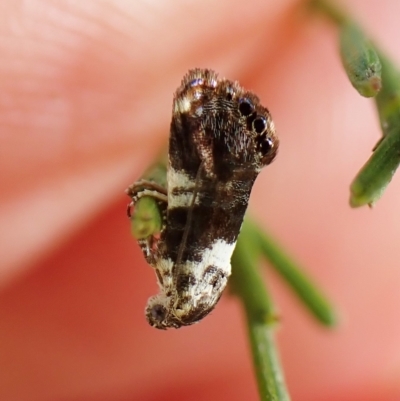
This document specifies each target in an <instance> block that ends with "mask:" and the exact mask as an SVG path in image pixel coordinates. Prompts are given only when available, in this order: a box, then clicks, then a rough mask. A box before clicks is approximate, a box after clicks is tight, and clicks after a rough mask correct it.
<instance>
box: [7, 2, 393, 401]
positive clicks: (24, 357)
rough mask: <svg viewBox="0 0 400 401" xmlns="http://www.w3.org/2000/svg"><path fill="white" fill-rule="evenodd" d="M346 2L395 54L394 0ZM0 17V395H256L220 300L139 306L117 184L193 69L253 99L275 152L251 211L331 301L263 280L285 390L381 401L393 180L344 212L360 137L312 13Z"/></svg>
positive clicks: (360, 109) (116, 7)
mask: <svg viewBox="0 0 400 401" xmlns="http://www.w3.org/2000/svg"><path fill="white" fill-rule="evenodd" d="M346 6H347V7H348V9H349V10H351V12H352V13H353V15H356V16H357V18H358V20H359V21H360V22H361V23H362V25H363V26H364V27H366V29H367V30H368V32H370V33H371V35H372V36H373V37H374V38H375V39H376V40H377V41H378V43H380V44H381V45H382V47H383V49H384V50H386V51H387V52H388V53H389V54H390V55H391V57H392V58H393V59H394V60H395V61H396V62H397V64H398V65H400V48H399V45H398V40H397V38H398V36H399V33H400V30H399V29H400V28H399V25H398V15H400V3H399V2H397V1H395V0H384V1H381V2H377V1H372V0H366V1H361V0H357V1H356V0H352V1H350V0H349V1H348V2H346ZM0 21H1V24H0V51H1V53H0V54H1V55H2V57H1V59H0V106H1V107H0V141H1V142H0V183H1V192H2V196H1V200H0V202H1V203H0V227H1V241H0V254H1V255H2V260H1V263H0V367H1V374H0V399H1V400H7V401H14V400H16V401H31V400H32V401H33V400H41V401H47V400H48V401H53V400H54V401H58V400H62V401H70V400H75V401H83V400H89V401H108V400H115V401H128V400H140V401H153V400H154V401H155V400H181V399H182V400H196V401H199V400H200V401H201V400H210V399H220V400H230V401H235V400H256V399H258V396H257V390H256V384H255V379H254V376H253V372H252V366H251V361H250V355H249V350H248V344H247V338H246V329H245V327H244V324H243V316H242V313H241V310H240V306H239V305H238V303H237V302H236V300H234V299H232V298H230V297H229V296H227V295H226V296H224V297H223V299H222V301H221V302H220V304H219V306H218V307H217V308H216V310H215V312H213V313H212V314H211V316H209V317H207V318H206V319H204V320H203V321H202V322H201V323H200V324H198V325H195V326H192V327H188V328H183V329H181V330H176V331H175V330H171V331H167V332H160V331H157V330H155V329H153V328H151V327H150V326H148V325H147V323H146V321H145V318H144V315H143V310H144V306H145V304H146V301H147V298H148V297H149V296H151V295H153V294H154V293H155V292H156V290H157V288H156V280H155V277H154V274H153V272H152V270H151V268H149V267H148V266H146V264H145V262H144V260H143V257H142V255H141V253H140V251H139V249H138V247H137V245H136V243H135V241H134V240H133V238H132V237H131V235H130V229H129V221H128V219H127V218H126V216H125V207H126V204H127V202H128V198H127V197H126V196H125V195H124V189H125V188H126V187H127V185H128V184H130V183H131V182H133V181H134V180H135V179H137V178H138V177H139V175H140V174H141V172H142V171H143V169H144V168H146V166H147V165H148V164H149V163H151V161H152V160H153V159H154V157H155V155H156V154H157V153H158V152H159V150H160V149H161V147H162V146H163V144H164V143H165V141H166V139H167V136H168V127H169V121H170V113H171V104H172V94H173V92H174V91H175V89H176V87H177V86H178V85H179V82H180V79H181V77H182V76H183V74H184V73H185V72H186V71H187V70H188V69H189V68H193V67H208V68H213V69H215V70H216V71H218V72H220V74H221V75H222V76H226V77H227V78H229V79H237V80H239V81H240V82H241V84H242V85H243V86H245V87H246V88H249V89H251V90H254V92H256V93H257V94H258V95H259V97H260V98H261V99H262V102H263V104H265V105H266V106H267V107H268V108H269V109H270V111H271V112H272V115H273V117H274V121H275V125H276V127H277V131H278V134H279V136H280V141H281V147H280V153H279V156H278V158H277V159H276V161H275V162H274V163H273V164H272V165H271V166H270V167H268V168H267V169H265V171H264V172H263V173H262V174H261V176H260V177H259V179H258V181H257V183H256V186H255V188H254V191H253V194H252V197H251V202H250V203H251V205H250V209H251V213H252V214H253V215H254V216H256V218H257V219H258V220H260V221H261V222H262V223H263V224H265V227H266V228H268V230H269V231H270V232H272V233H274V235H276V237H277V238H278V239H279V240H280V242H281V243H282V244H283V245H284V246H285V247H287V249H288V250H289V251H290V252H291V254H292V255H295V256H296V258H297V259H298V260H299V261H300V262H301V263H302V264H303V265H304V266H307V271H308V272H309V273H310V274H311V275H312V276H313V277H314V278H315V279H316V280H317V282H318V283H319V284H320V286H321V288H323V289H324V290H325V292H326V293H327V294H328V295H329V297H330V298H331V299H332V300H333V301H334V303H335V304H336V305H337V307H338V309H339V312H340V317H341V320H340V324H339V326H338V327H337V328H336V329H335V330H333V331H328V330H327V329H324V328H322V327H320V326H318V325H317V324H316V323H315V322H314V321H313V320H312V319H311V318H310V316H309V315H308V314H307V313H306V312H305V311H304V310H303V308H302V307H301V306H300V305H299V304H298V302H297V300H296V299H295V298H294V297H293V296H292V294H291V292H290V291H289V290H288V289H287V287H286V286H285V285H284V284H283V283H282V282H281V281H280V280H279V279H278V278H277V277H276V276H275V274H274V273H273V272H272V273H271V274H267V278H268V282H269V287H270V288H271V291H272V293H273V295H274V298H275V299H276V303H277V305H278V307H279V310H280V312H281V315H282V324H281V327H280V329H279V330H278V333H277V337H278V341H279V345H280V350H281V357H282V363H283V366H284V369H285V375H286V379H287V383H288V387H289V391H290V393H291V395H292V399H293V400H296V401H298V400H307V401H320V400H324V401H334V400H341V401H345V400H352V401H354V400H363V401H372V400H374V401H375V400H384V401H395V400H399V399H400V311H399V305H400V290H399V288H400V266H399V263H398V258H399V254H400V249H399V234H400V217H399V213H398V205H399V202H400V181H399V178H398V176H395V178H394V180H393V182H392V184H391V185H390V187H389V188H388V190H387V191H386V193H385V195H384V197H383V198H382V200H381V201H379V203H378V204H377V206H376V208H375V209H373V210H369V209H367V208H363V209H358V210H352V209H350V207H349V206H348V198H349V185H350V182H351V180H352V179H353V178H354V176H355V174H356V173H357V171H358V169H359V168H360V167H361V165H362V164H363V163H364V162H365V161H366V159H367V158H368V157H369V155H370V152H371V149H372V147H373V146H374V144H375V142H376V141H377V140H378V138H379V135H380V132H379V127H378V121H377V117H376V114H375V110H374V107H373V102H372V101H371V100H367V99H363V98H361V97H360V96H359V95H358V94H357V93H356V92H355V91H354V89H353V88H352V87H351V85H350V84H349V82H348V81H347V79H346V77H345V75H344V72H343V70H342V68H341V66H340V62H339V57H338V52H337V35H336V31H335V29H334V28H333V27H332V26H330V25H329V23H327V22H326V21H324V20H323V19H321V18H315V17H311V16H308V15H304V14H302V13H301V12H300V11H299V6H298V2H295V1H291V0H285V1H281V2H274V1H272V0H264V1H256V0H249V1H247V2H245V3H244V4H238V5H236V4H235V5H233V3H230V2H228V1H221V2H219V3H216V2H215V3H214V2H212V1H210V0H206V1H203V2H201V3H196V2H184V1H174V2H165V3H162V2H160V3H159V4H158V3H156V2H145V1H138V2H130V1H127V0H126V1H123V0H119V1H116V0H102V1H94V0H88V1H85V2H69V1H66V0H29V1H25V2H15V1H11V0H10V1H3V2H2V4H1V5H0ZM267 273H269V271H267Z"/></svg>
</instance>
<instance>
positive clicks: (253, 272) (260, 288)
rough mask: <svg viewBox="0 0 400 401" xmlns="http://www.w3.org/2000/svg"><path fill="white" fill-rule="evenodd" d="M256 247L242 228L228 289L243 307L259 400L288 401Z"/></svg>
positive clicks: (272, 317)
mask: <svg viewBox="0 0 400 401" xmlns="http://www.w3.org/2000/svg"><path fill="white" fill-rule="evenodd" d="M256 247H257V245H256V244H254V242H253V241H252V240H251V237H249V236H248V235H247V228H246V226H243V229H242V232H241V234H240V237H239V240H238V243H237V245H236V249H235V252H234V254H233V257H232V272H233V273H232V277H231V279H230V285H231V289H232V290H233V292H234V294H236V295H237V296H238V297H239V298H240V300H241V302H242V304H243V307H244V311H245V315H246V321H247V329H248V333H249V340H250V346H251V351H252V356H253V363H254V369H255V373H256V378H257V384H258V389H259V394H260V399H261V400H262V401H272V400H273V401H289V400H290V397H289V394H288V392H287V389H286V386H285V381H284V376H283V373H282V369H281V366H280V362H279V357H278V352H277V349H276V345H275V340H274V328H275V325H276V322H277V317H276V313H275V310H274V306H273V304H272V301H271V298H270V296H269V294H268V292H267V290H266V287H265V284H264V283H263V280H262V277H261V275H260V272H259V269H258V268H257V263H256V259H257V257H256V255H257V254H259V252H258V251H257V248H256Z"/></svg>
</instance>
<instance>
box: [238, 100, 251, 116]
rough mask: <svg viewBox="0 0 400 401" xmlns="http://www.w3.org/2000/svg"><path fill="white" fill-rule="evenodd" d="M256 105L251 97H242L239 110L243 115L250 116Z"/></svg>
mask: <svg viewBox="0 0 400 401" xmlns="http://www.w3.org/2000/svg"><path fill="white" fill-rule="evenodd" d="M253 109H254V106H253V104H252V103H251V102H250V100H249V99H240V103H239V111H240V114H241V115H242V116H249V115H250V114H251V113H252V112H253Z"/></svg>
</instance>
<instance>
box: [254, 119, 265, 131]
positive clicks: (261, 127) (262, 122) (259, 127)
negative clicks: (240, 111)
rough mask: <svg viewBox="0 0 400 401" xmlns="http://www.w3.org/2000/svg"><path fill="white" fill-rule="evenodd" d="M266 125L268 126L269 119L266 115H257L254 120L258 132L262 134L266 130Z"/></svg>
mask: <svg viewBox="0 0 400 401" xmlns="http://www.w3.org/2000/svg"><path fill="white" fill-rule="evenodd" d="M266 126H267V121H266V120H265V118H264V117H257V118H256V119H255V120H254V121H253V128H254V130H255V131H256V132H257V134H262V133H263V132H264V131H265V128H266Z"/></svg>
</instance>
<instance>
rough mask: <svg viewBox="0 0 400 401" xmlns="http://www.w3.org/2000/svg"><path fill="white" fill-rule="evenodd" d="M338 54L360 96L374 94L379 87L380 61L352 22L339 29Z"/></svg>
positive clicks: (371, 46) (373, 49) (380, 84)
mask: <svg viewBox="0 0 400 401" xmlns="http://www.w3.org/2000/svg"><path fill="white" fill-rule="evenodd" d="M339 37H340V55H341V58H342V63H343V66H344V69H345V71H346V73H347V76H348V77H349V80H350V82H351V84H352V85H353V86H354V88H355V89H356V90H357V91H358V93H359V94H360V95H361V96H365V97H372V96H375V95H376V94H377V93H378V92H379V91H380V89H381V86H382V82H381V63H380V60H379V57H378V55H377V53H376V51H375V48H374V46H373V45H372V44H371V42H370V41H369V40H368V39H367V38H366V37H365V35H364V34H363V32H362V31H361V30H360V29H359V28H358V27H357V26H356V25H355V24H353V23H351V22H347V23H344V24H343V25H342V26H341V28H340V31H339Z"/></svg>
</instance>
